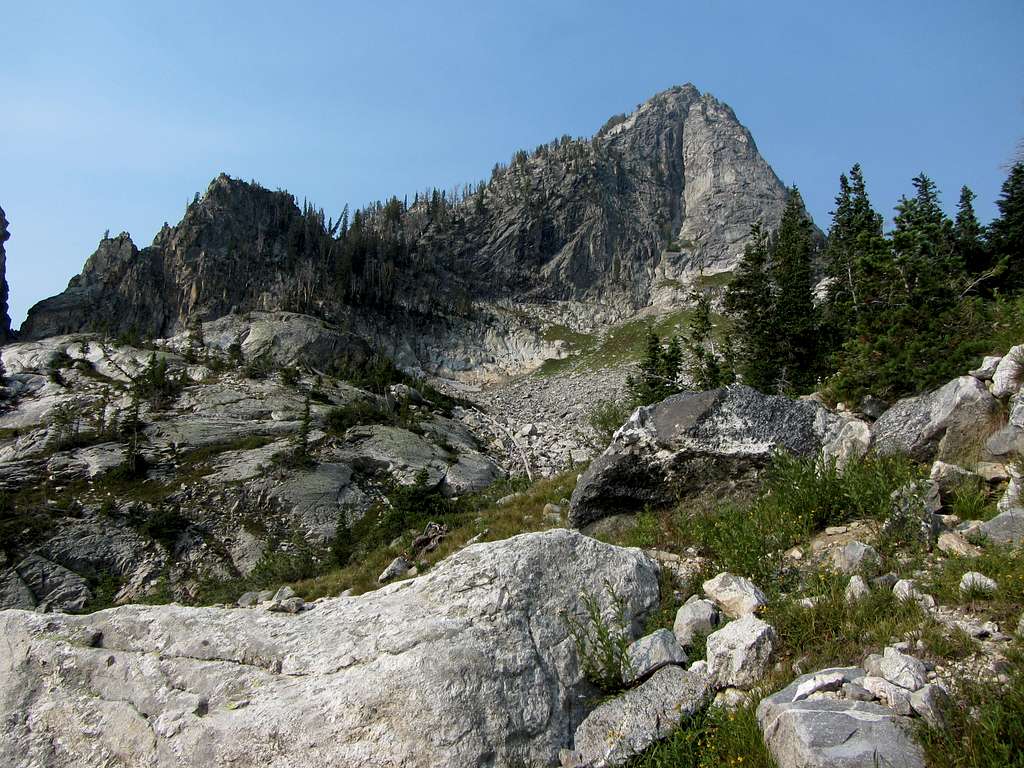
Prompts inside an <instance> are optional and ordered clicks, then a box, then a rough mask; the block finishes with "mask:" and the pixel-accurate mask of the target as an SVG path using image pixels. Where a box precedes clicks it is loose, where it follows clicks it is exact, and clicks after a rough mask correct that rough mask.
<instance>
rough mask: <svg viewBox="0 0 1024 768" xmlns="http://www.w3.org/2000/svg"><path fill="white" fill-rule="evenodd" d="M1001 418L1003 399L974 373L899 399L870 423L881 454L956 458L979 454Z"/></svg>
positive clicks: (875, 443) (925, 459)
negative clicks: (992, 391) (1000, 403)
mask: <svg viewBox="0 0 1024 768" xmlns="http://www.w3.org/2000/svg"><path fill="white" fill-rule="evenodd" d="M998 418H999V401H998V400H996V398H994V397H993V396H992V395H991V394H990V393H989V391H988V389H986V388H985V385H984V384H982V383H981V382H980V381H978V379H976V378H974V377H973V376H961V377H960V378H958V379H954V380H953V381H951V382H949V383H948V384H945V385H943V386H942V387H939V388H938V389H936V390H933V391H932V392H928V393H926V394H923V395H918V396H916V397H908V398H904V399H903V400H900V401H899V402H897V403H896V404H895V405H894V406H893V407H892V408H890V409H889V410H888V411H886V412H885V413H884V414H882V416H881V418H879V419H878V421H876V422H875V423H874V425H873V426H872V427H871V436H872V443H873V445H874V449H875V451H876V452H877V453H878V454H879V455H882V456H888V455H891V454H903V455H906V456H909V457H910V458H912V459H915V460H917V461H932V460H934V459H941V460H943V461H952V462H955V461H957V460H958V459H959V458H961V457H963V456H970V455H973V454H975V453H976V452H977V450H978V448H979V447H980V446H982V445H983V444H984V442H985V439H986V438H987V437H988V436H989V435H990V434H991V433H992V431H993V430H994V429H995V428H996V426H997V424H998Z"/></svg>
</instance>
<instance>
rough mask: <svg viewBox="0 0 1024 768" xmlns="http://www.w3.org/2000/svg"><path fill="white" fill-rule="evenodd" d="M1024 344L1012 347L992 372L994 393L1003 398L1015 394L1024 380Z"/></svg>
mask: <svg viewBox="0 0 1024 768" xmlns="http://www.w3.org/2000/svg"><path fill="white" fill-rule="evenodd" d="M1022 360H1024V344H1022V345H1017V346H1016V347H1011V348H1010V351H1009V352H1007V353H1006V355H1005V356H1004V357H1003V359H1002V360H1000V361H999V363H998V365H996V369H995V371H994V372H993V373H992V394H993V395H994V396H995V397H999V398H1003V397H1009V396H1010V395H1015V394H1017V392H1018V391H1019V390H1020V385H1021V381H1022V380H1024V365H1022V363H1021V361H1022Z"/></svg>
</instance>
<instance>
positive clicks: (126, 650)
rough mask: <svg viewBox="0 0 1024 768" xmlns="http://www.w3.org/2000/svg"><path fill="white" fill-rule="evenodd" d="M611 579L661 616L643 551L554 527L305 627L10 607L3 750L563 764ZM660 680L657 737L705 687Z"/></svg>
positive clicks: (234, 613) (412, 763) (270, 761)
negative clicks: (582, 615)
mask: <svg viewBox="0 0 1024 768" xmlns="http://www.w3.org/2000/svg"><path fill="white" fill-rule="evenodd" d="M606 584H607V585H609V586H610V588H611V589H612V590H613V591H614V592H615V593H617V594H619V595H622V596H623V597H624V598H625V616H626V620H627V621H628V622H629V623H630V624H632V625H639V624H641V623H642V622H643V620H644V618H645V616H646V615H647V614H648V613H649V612H650V611H651V610H653V609H654V607H655V606H656V605H657V603H658V576H657V568H656V566H655V565H654V563H653V562H652V561H651V560H650V559H648V558H647V557H646V556H645V555H644V554H643V553H641V552H640V551H638V550H633V549H621V548H618V547H613V546H609V545H606V544H602V543H600V542H598V541H595V540H593V539H589V538H587V537H585V536H581V535H579V534H577V533H574V532H571V531H568V530H554V531H548V532H545V533H538V534H527V535H523V536H517V537H514V538H512V539H507V540H504V541H500V542H494V543H487V544H477V545H473V546H470V547H467V548H465V549H463V550H461V551H459V552H457V553H456V554H454V555H452V556H451V557H449V558H448V559H446V560H444V561H443V562H442V563H440V564H439V565H438V566H437V567H436V568H434V569H432V570H431V571H430V573H428V574H426V575H424V576H423V577H422V578H419V579H416V580H415V581H408V582H402V583H399V584H394V585H390V586H388V587H385V588H383V589H381V590H378V591H377V592H372V593H369V594H365V595H361V596H360V597H356V598H352V597H339V598H329V599H325V600H321V601H319V602H318V603H317V608H316V610H314V611H309V612H307V613H303V614H302V619H301V621H299V620H296V618H295V617H293V616H289V615H284V614H278V613H267V612H264V611H239V610H231V609H219V608H186V607H182V606H177V605H164V606H143V605H131V606H122V607H119V608H114V609H111V610H107V611H102V612H100V613H96V614H92V615H88V616H68V615H60V614H51V615H46V616H43V615H39V614H35V613H29V612H25V611H4V612H0V636H2V637H3V638H4V642H3V643H2V644H0V670H2V673H0V718H2V719H3V722H4V728H3V729H0V754H2V755H17V756H19V758H18V759H19V760H20V761H21V762H24V763H25V764H26V765H40V766H42V765H46V766H53V767H54V768H71V767H72V766H74V767H75V768H99V767H100V766H104V767H105V766H109V765H112V764H126V765H147V766H152V768H163V767H164V766H167V767H168V768H169V767H170V766H174V767H175V768H177V767H178V766H181V765H226V764H235V765H280V766H285V765H292V766H299V765H302V766H309V767H310V768H321V767H322V768H327V766H337V765H344V766H348V767H349V768H369V767H370V766H379V765H381V764H382V762H383V763H387V764H391V765H403V766H409V767H410V768H418V767H420V766H422V767H423V768H427V767H428V766H431V767H432V766H438V765H485V764H492V765H510V764H528V765H534V764H540V765H550V764H553V763H555V762H556V761H557V759H558V752H559V749H560V748H562V747H564V746H565V745H567V744H569V743H570V742H571V740H572V738H573V734H574V733H575V732H576V730H577V728H578V727H579V726H580V724H581V723H582V722H583V720H584V717H585V716H586V713H587V711H586V701H587V700H588V698H589V697H590V696H592V695H593V692H594V689H593V688H592V687H591V686H590V685H589V684H588V683H587V682H586V680H585V679H584V677H583V675H582V672H581V670H580V664H579V659H578V657H577V655H576V651H575V647H574V645H573V643H572V640H571V637H570V635H569V631H568V627H567V625H566V622H565V621H564V618H563V617H564V615H565V613H566V612H569V613H572V612H575V611H579V610H580V606H579V601H578V598H577V596H578V595H579V594H580V593H581V592H588V593H590V594H593V595H595V596H597V598H598V599H599V600H600V601H601V604H600V608H601V610H603V611H609V612H610V611H612V610H614V609H613V606H612V604H611V599H610V598H609V597H607V595H608V590H607V589H606ZM659 675H661V676H662V677H661V678H659V677H658V676H659ZM679 675H687V677H686V678H685V680H686V681H687V685H689V686H690V690H691V692H690V694H688V695H687V694H685V693H684V690H683V689H684V684H683V683H682V682H681V678H680V677H679ZM651 680H652V681H655V682H653V683H652V682H651V681H648V683H647V685H648V686H650V687H649V688H647V689H646V690H647V691H648V692H652V691H655V690H659V688H661V686H663V688H662V690H664V691H665V694H664V695H665V701H664V706H663V707H662V708H661V709H660V710H658V712H660V713H661V719H660V721H658V724H657V725H652V728H654V729H655V732H659V731H658V729H660V728H670V727H671V726H672V725H674V721H672V722H670V720H671V719H672V718H676V717H678V716H679V715H681V714H684V713H685V712H684V711H682V710H686V709H687V708H691V709H695V708H696V707H697V706H698V705H699V704H700V703H701V702H702V696H701V694H702V693H703V691H704V690H706V683H703V685H702V683H701V680H700V679H699V678H696V677H691V676H689V675H688V674H687V673H685V672H684V671H683V670H682V669H679V668H678V667H670V668H666V669H664V670H660V671H659V672H658V673H655V676H654V677H652V678H651ZM669 681H670V683H669ZM637 690H641V689H637ZM669 694H671V697H670V696H669ZM688 702H691V703H688ZM676 706H681V707H682V710H681V711H676V710H675V709H674V708H675V707H676ZM653 720H657V715H656V716H655V717H654V718H653ZM653 720H652V722H653ZM86 723H100V724H102V726H97V727H83V724H86ZM606 733H607V731H605V732H604V733H602V736H604V735H605V734H606Z"/></svg>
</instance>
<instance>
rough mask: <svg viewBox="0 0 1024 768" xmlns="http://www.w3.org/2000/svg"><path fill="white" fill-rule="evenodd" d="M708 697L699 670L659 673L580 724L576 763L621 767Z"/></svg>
mask: <svg viewBox="0 0 1024 768" xmlns="http://www.w3.org/2000/svg"><path fill="white" fill-rule="evenodd" d="M710 695H711V684H710V681H709V680H708V677H707V676H706V675H705V674H703V673H702V672H700V671H699V670H696V671H695V670H692V669H691V670H685V669H682V668H681V667H676V666H671V667H664V668H663V669H660V670H658V671H657V672H655V673H654V674H653V675H652V676H651V678H650V679H649V680H647V682H645V683H643V684H642V685H641V686H639V687H637V688H632V689H630V690H629V691H626V693H624V694H623V695H621V696H619V697H617V698H614V699H612V700H611V701H606V702H605V703H604V704H601V705H600V706H599V707H598V708H597V709H595V710H594V711H593V712H591V713H590V714H589V715H588V716H587V718H586V719H585V720H584V721H583V722H582V723H581V724H580V726H579V728H577V729H576V737H575V741H574V746H575V750H576V752H575V756H574V757H575V759H576V761H577V764H581V765H586V766H594V768H598V767H599V766H613V765H621V764H622V763H624V762H626V761H627V760H629V759H630V758H631V757H633V756H635V755H638V754H640V753H641V752H643V751H644V750H645V749H647V747H649V746H650V745H651V744H653V743H654V742H656V741H658V740H660V739H663V738H665V737H666V736H668V735H669V734H670V733H671V732H672V731H673V730H675V728H676V726H677V725H678V724H679V721H680V720H681V719H682V718H684V717H688V716H691V715H694V714H696V713H697V712H699V711H701V710H702V709H704V707H706V706H707V704H708V700H709V698H710ZM467 765H468V763H467Z"/></svg>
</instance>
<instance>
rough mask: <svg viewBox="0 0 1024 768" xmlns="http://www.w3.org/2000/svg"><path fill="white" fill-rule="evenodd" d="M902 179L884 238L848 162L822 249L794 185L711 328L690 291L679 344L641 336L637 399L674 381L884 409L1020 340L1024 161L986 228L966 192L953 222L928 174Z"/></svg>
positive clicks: (701, 298) (759, 234)
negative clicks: (870, 403)
mask: <svg viewBox="0 0 1024 768" xmlns="http://www.w3.org/2000/svg"><path fill="white" fill-rule="evenodd" d="M912 183H913V188H914V192H913V194H912V195H911V196H909V197H907V196H904V197H903V198H901V199H900V201H899V203H898V204H897V206H896V212H895V217H894V220H893V226H892V229H891V230H890V231H888V232H886V231H885V228H884V223H883V218H882V216H881V215H880V214H879V213H878V212H877V211H876V210H875V209H874V207H873V205H872V203H871V201H870V199H869V197H868V193H867V187H866V184H865V181H864V176H863V172H862V170H861V168H860V166H859V165H854V166H853V167H852V168H851V169H850V171H849V173H848V174H847V173H844V174H842V175H841V176H840V178H839V193H838V194H837V195H836V198H835V209H834V210H833V212H832V221H831V225H830V227H829V230H828V234H827V237H826V238H825V240H824V242H822V241H821V238H820V237H819V236H817V235H816V233H815V230H814V227H813V224H812V223H811V221H810V219H809V217H808V215H807V213H806V210H805V208H804V204H803V200H802V199H801V196H800V192H799V191H798V190H797V188H796V187H793V188H791V189H790V190H789V191H788V195H787V201H786V206H785V209H784V211H783V214H782V218H781V220H780V222H779V226H778V228H777V229H776V230H775V231H771V232H770V231H768V230H766V229H765V228H764V227H763V226H762V225H761V224H760V223H757V224H755V225H754V226H753V228H752V231H751V236H750V239H749V242H748V245H747V247H746V249H745V251H744V254H743V257H742V259H741V260H740V263H739V265H738V267H737V269H736V271H735V273H734V275H733V278H732V281H731V283H730V284H729V286H728V287H727V289H726V292H725V296H724V308H725V310H726V313H727V316H726V318H725V319H724V321H723V323H721V325H722V326H723V328H721V329H720V332H719V333H718V334H715V333H713V329H712V325H711V323H710V314H709V299H708V297H707V295H706V294H698V295H697V296H696V311H695V318H694V321H693V322H692V323H691V326H690V330H689V332H688V334H687V335H686V337H685V338H684V339H683V340H682V341H681V342H680V341H674V342H672V343H670V344H669V347H668V349H665V348H664V347H663V346H662V345H661V343H660V341H659V340H658V339H657V338H656V337H655V338H654V339H653V341H652V340H649V342H648V348H647V353H646V354H645V357H644V361H643V363H642V364H641V366H640V370H639V373H638V375H637V376H634V377H632V378H631V380H630V384H629V388H630V394H631V395H632V397H633V398H634V400H635V401H637V402H641V401H646V402H653V401H654V399H660V398H656V395H662V396H663V395H664V394H665V392H666V391H668V390H672V391H678V389H679V387H680V383H679V382H680V374H681V373H683V372H685V373H686V374H688V378H689V379H690V381H691V382H692V383H693V385H694V386H697V387H699V388H711V387H714V386H720V385H722V384H727V383H730V382H732V381H735V380H737V379H739V380H742V381H743V382H744V383H746V384H749V385H751V386H753V387H756V388H758V389H760V390H762V391H765V392H772V393H781V394H787V395H799V394H804V393H807V392H811V391H815V390H817V391H822V392H824V394H825V395H826V396H827V397H829V398H830V399H833V400H842V401H845V402H851V403H857V402H859V401H860V399H862V398H863V397H864V396H866V395H873V396H876V397H880V398H882V399H885V400H889V401H891V400H894V399H896V398H898V397H901V396H905V395H909V394H914V393H918V392H921V391H924V390H927V389H930V388H932V387H935V386H938V385H940V384H941V383H943V382H945V381H947V380H949V379H951V378H954V377H956V376H958V375H961V374H962V373H963V372H964V371H965V370H967V368H969V367H970V366H971V365H972V364H974V363H976V362H977V359H978V357H979V356H980V355H982V354H985V353H991V352H998V351H1002V352H1005V351H1006V348H1007V347H1008V346H1010V345H1011V344H1013V343H1016V342H1019V341H1021V340H1022V338H1024V271H1022V267H1024V253H1022V251H1024V163H1022V162H1018V163H1016V164H1015V165H1013V167H1012V168H1011V170H1010V172H1009V175H1008V178H1007V179H1006V181H1005V183H1004V184H1003V186H1002V190H1001V194H1000V196H999V199H998V201H997V203H996V204H997V207H998V211H999V215H998V216H997V218H996V219H995V220H994V221H992V222H991V223H990V224H989V225H988V226H983V225H982V224H981V223H980V222H979V220H978V217H977V215H976V213H975V210H974V199H975V195H974V193H973V192H972V191H971V190H970V189H969V188H968V187H966V186H965V187H963V188H962V189H961V191H960V197H959V202H958V205H957V210H956V214H955V216H954V217H952V218H950V217H949V216H947V215H946V214H945V213H944V212H943V210H942V207H941V205H940V196H939V191H938V189H937V188H936V185H935V183H934V182H933V181H932V180H931V179H930V178H928V176H926V175H925V174H923V173H922V174H920V175H919V176H917V177H915V178H914V179H913V182H912ZM677 350H678V353H677ZM680 353H682V354H680Z"/></svg>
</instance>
